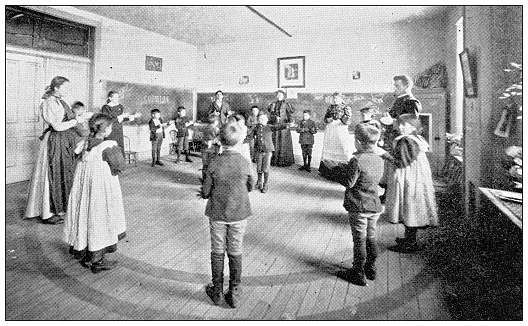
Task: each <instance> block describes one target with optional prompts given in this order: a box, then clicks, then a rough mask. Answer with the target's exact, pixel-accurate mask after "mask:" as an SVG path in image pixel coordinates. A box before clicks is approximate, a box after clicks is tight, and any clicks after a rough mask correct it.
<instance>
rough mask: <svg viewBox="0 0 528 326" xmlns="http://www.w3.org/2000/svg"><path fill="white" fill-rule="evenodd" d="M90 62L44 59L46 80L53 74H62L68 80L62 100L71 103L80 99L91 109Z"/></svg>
mask: <svg viewBox="0 0 528 326" xmlns="http://www.w3.org/2000/svg"><path fill="white" fill-rule="evenodd" d="M89 71H90V62H89V60H88V59H85V60H83V61H73V60H63V59H51V58H50V59H46V80H47V82H48V83H49V82H50V81H51V80H52V79H53V77H55V76H63V77H66V78H68V79H69V80H70V85H69V87H68V92H67V93H66V94H64V100H65V101H66V102H67V103H68V104H69V105H72V104H73V102H76V101H81V102H83V103H84V105H85V106H86V110H87V111H92V110H91V108H90V107H89V105H88V104H89V102H88V100H89V98H90V89H89V82H88V81H89V78H90V75H89Z"/></svg>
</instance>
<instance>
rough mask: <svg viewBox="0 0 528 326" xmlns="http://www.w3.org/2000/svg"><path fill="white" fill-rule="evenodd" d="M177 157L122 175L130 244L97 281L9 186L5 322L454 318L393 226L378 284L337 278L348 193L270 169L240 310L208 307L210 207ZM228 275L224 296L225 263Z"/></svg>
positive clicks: (342, 262) (258, 202) (343, 262)
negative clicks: (29, 215)
mask: <svg viewBox="0 0 528 326" xmlns="http://www.w3.org/2000/svg"><path fill="white" fill-rule="evenodd" d="M173 159H174V157H170V156H169V157H165V158H164V161H165V162H166V163H167V164H166V165H165V166H163V167H160V168H158V167H156V168H151V167H150V166H149V165H148V164H145V162H140V163H139V164H138V165H137V166H136V167H131V168H130V169H129V170H128V171H125V173H124V174H122V175H121V176H120V182H121V187H122V189H123V200H124V203H125V212H126V218H127V237H126V238H125V239H124V240H123V241H121V242H120V243H119V244H118V251H117V253H115V254H110V255H108V259H110V260H114V259H115V260H117V261H118V262H119V265H118V267H116V268H115V269H113V270H111V271H105V272H102V273H99V274H92V273H91V272H90V270H89V269H86V268H83V267H82V266H81V265H80V264H79V263H78V261H76V260H74V259H73V258H72V257H71V256H70V255H69V254H68V248H67V245H66V244H64V243H63V242H62V226H60V225H59V226H50V225H43V224H40V223H39V222H38V219H30V220H22V215H23V210H24V207H25V196H26V193H27V187H28V183H27V182H25V183H18V184H13V185H7V186H6V188H7V189H6V190H7V191H6V194H7V195H6V249H8V251H6V252H7V253H8V254H9V255H7V254H6V274H5V278H6V289H5V296H6V303H5V310H6V313H5V317H6V320H130V319H150V320H157V319H161V320H171V319H180V320H183V319H205V320H230V319H242V320H303V319H304V320H306V319H309V320H355V319H363V320H367V319H375V320H386V319H392V320H416V319H418V320H438V319H440V320H449V319H450V317H449V313H448V312H447V309H446V307H445V305H444V304H443V301H442V298H441V295H440V293H441V283H440V282H439V281H438V280H436V279H434V278H433V277H432V276H431V275H429V274H424V272H423V271H424V269H425V268H426V265H425V263H424V261H423V259H422V258H421V257H420V255H419V254H413V255H412V256H409V255H406V254H398V253H395V252H392V251H389V250H387V247H388V246H390V245H392V244H394V238H395V237H396V236H401V235H402V234H403V228H402V227H401V226H400V225H392V224H389V223H387V222H384V221H383V220H380V222H379V227H378V239H379V243H380V255H379V257H378V261H377V267H378V278H377V279H376V280H375V281H369V282H368V283H369V286H367V287H360V286H356V285H353V284H349V283H348V282H346V281H345V280H342V279H340V278H338V277H337V276H336V275H337V272H338V271H343V270H346V269H348V268H351V267H352V258H353V257H352V256H353V244H352V235H351V231H350V226H349V224H348V216H347V213H346V211H345V210H344V209H343V207H342V204H343V203H342V201H343V193H344V188H343V187H342V186H341V185H339V184H337V183H333V182H329V181H327V180H324V179H322V178H320V177H319V176H318V175H317V172H315V171H314V172H312V173H310V174H308V173H306V172H301V171H297V166H292V167H290V168H276V167H272V173H271V174H270V190H269V192H268V193H266V194H262V193H260V192H259V191H253V192H251V193H250V194H249V196H250V201H251V204H252V211H253V216H251V217H250V219H249V220H248V228H247V231H246V236H245V239H244V256H243V273H242V288H243V291H242V295H241V303H240V305H239V307H237V308H236V309H231V308H227V307H225V306H224V307H219V306H215V305H213V304H212V302H211V300H210V299H209V298H208V297H207V295H206V294H205V291H204V289H205V285H206V284H207V282H209V281H210V278H211V271H210V235H209V222H208V218H207V217H206V216H204V211H205V205H206V201H205V200H200V199H198V198H197V197H196V193H197V191H198V190H199V187H200V185H199V181H198V178H199V176H200V171H199V168H201V162H200V159H199V158H193V159H194V160H195V162H193V163H179V164H174V163H173V162H171V160H173ZM14 257H16V258H14ZM224 272H225V280H224V282H225V283H224V285H225V290H227V287H228V280H229V268H228V258H227V256H226V259H225V268H224ZM417 275H418V277H422V276H423V275H425V276H423V280H421V279H417V278H416V276H417ZM421 282H426V283H425V284H422V283H421Z"/></svg>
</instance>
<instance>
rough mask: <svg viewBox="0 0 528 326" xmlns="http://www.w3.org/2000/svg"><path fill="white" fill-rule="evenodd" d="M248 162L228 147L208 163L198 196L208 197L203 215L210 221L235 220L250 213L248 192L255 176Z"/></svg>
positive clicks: (253, 184)
mask: <svg viewBox="0 0 528 326" xmlns="http://www.w3.org/2000/svg"><path fill="white" fill-rule="evenodd" d="M250 164H251V163H250V162H249V161H248V160H247V159H246V158H244V157H243V156H242V155H241V154H240V153H239V152H236V151H233V150H230V149H228V150H226V151H224V152H223V153H222V154H220V155H219V156H217V157H215V158H214V159H213V160H212V161H211V163H209V167H208V169H207V172H206V174H205V178H204V182H203V185H202V193H201V195H202V198H205V199H209V200H208V201H207V206H206V208H205V215H206V216H208V217H209V218H210V219H211V220H212V221H225V222H236V221H241V220H244V219H246V218H248V217H249V216H251V205H250V203H249V195H248V192H249V191H251V190H252V189H253V188H254V187H255V183H256V176H255V172H254V169H252V168H251V166H250Z"/></svg>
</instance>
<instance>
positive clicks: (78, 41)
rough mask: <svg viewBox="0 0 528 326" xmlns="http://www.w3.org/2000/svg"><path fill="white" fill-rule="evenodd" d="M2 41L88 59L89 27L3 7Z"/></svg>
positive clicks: (90, 49)
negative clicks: (3, 30) (3, 29)
mask: <svg viewBox="0 0 528 326" xmlns="http://www.w3.org/2000/svg"><path fill="white" fill-rule="evenodd" d="M6 44H10V45H14V46H20V47H24V48H31V49H35V50H43V51H50V52H56V53H62V54H69V55H76V56H82V57H89V58H90V57H92V52H93V45H92V44H93V27H90V26H86V25H81V24H77V23H74V22H69V21H66V20H62V19H59V18H55V17H52V16H48V15H45V14H42V13H39V12H35V11H31V10H28V9H25V8H22V7H16V6H6Z"/></svg>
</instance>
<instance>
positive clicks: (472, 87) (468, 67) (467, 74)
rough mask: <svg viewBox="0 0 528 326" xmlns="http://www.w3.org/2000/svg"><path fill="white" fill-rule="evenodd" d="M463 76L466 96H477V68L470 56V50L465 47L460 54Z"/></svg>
mask: <svg viewBox="0 0 528 326" xmlns="http://www.w3.org/2000/svg"><path fill="white" fill-rule="evenodd" d="M459 57H460V66H461V68H462V76H463V78H464V90H465V93H466V97H477V84H476V82H477V78H476V71H475V70H476V69H475V67H474V65H473V62H472V61H471V59H470V57H469V53H468V50H467V49H465V50H464V51H462V52H461V53H460V54H459Z"/></svg>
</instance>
